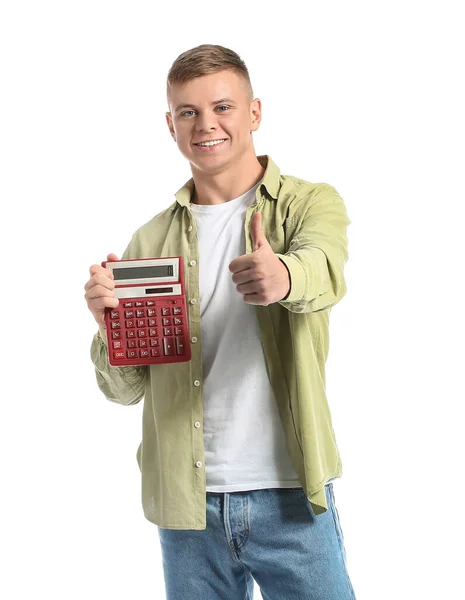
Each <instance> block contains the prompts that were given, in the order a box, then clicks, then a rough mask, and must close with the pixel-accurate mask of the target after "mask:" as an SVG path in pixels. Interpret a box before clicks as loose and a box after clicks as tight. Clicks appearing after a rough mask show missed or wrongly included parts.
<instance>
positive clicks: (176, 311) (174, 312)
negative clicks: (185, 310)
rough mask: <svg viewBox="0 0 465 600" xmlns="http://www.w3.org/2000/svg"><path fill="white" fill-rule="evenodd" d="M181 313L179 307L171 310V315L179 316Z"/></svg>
mask: <svg viewBox="0 0 465 600" xmlns="http://www.w3.org/2000/svg"><path fill="white" fill-rule="evenodd" d="M181 313H182V308H180V307H176V306H175V307H174V308H173V315H180V314H181Z"/></svg>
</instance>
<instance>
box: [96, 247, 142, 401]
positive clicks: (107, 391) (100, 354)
mask: <svg viewBox="0 0 465 600" xmlns="http://www.w3.org/2000/svg"><path fill="white" fill-rule="evenodd" d="M133 239H134V238H133ZM122 258H123V259H127V258H132V256H131V243H130V244H129V245H128V247H127V248H126V250H125V251H124V253H123V256H122ZM90 357H91V360H92V363H93V364H94V367H95V375H96V377H97V384H98V386H99V388H100V391H101V392H102V393H103V394H104V396H105V397H106V398H107V400H110V401H112V402H116V403H118V404H123V405H125V406H127V405H130V404H137V403H138V402H139V401H140V400H141V399H142V398H143V397H144V394H145V382H146V377H147V368H148V367H147V365H141V366H137V367H134V366H125V367H114V366H113V365H110V362H109V360H108V344H107V339H106V336H105V335H103V334H102V333H101V331H100V329H98V331H97V333H96V334H95V335H94V337H93V339H92V344H91V347H90Z"/></svg>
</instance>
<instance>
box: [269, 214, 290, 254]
mask: <svg viewBox="0 0 465 600" xmlns="http://www.w3.org/2000/svg"><path fill="white" fill-rule="evenodd" d="M295 230H296V218H295V217H288V218H287V219H286V220H285V221H284V223H282V224H281V225H278V227H276V229H275V230H274V231H273V233H272V234H271V235H270V236H269V237H268V242H269V244H270V246H271V248H272V250H273V252H275V253H277V254H285V253H286V252H287V251H288V249H289V245H290V243H291V240H292V238H293V237H294V235H295Z"/></svg>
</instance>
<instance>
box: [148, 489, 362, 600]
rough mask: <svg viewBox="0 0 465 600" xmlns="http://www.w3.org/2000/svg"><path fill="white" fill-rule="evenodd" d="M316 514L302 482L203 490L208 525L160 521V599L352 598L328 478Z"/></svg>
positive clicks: (326, 599) (323, 599) (340, 533)
mask: <svg viewBox="0 0 465 600" xmlns="http://www.w3.org/2000/svg"><path fill="white" fill-rule="evenodd" d="M325 492H326V499H327V502H328V510H327V511H326V512H324V513H322V514H319V515H315V514H314V513H313V510H312V506H311V504H310V502H309V501H308V499H307V498H306V496H305V494H304V491H303V490H302V488H283V489H279V488H272V489H264V490H251V491H246V492H231V493H216V492H207V528H206V529H205V530H202V531H198V530H176V529H164V528H161V527H159V528H158V534H159V538H160V544H161V551H162V558H163V570H164V578H165V589H166V600H181V599H182V600H252V598H253V588H254V580H255V581H256V582H257V584H258V586H259V588H260V592H261V595H262V596H263V600H355V594H354V591H353V588H352V585H351V582H350V578H349V575H348V572H347V565H346V552H345V548H344V537H343V534H342V529H341V525H340V522H339V515H338V512H337V509H336V505H335V500H334V493H333V484H332V483H328V484H327V485H326V487H325Z"/></svg>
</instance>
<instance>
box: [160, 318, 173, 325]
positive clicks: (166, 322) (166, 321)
mask: <svg viewBox="0 0 465 600" xmlns="http://www.w3.org/2000/svg"><path fill="white" fill-rule="evenodd" d="M162 321H163V325H172V324H173V323H172V322H171V319H167V318H166V317H164V318H163V319H162Z"/></svg>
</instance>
